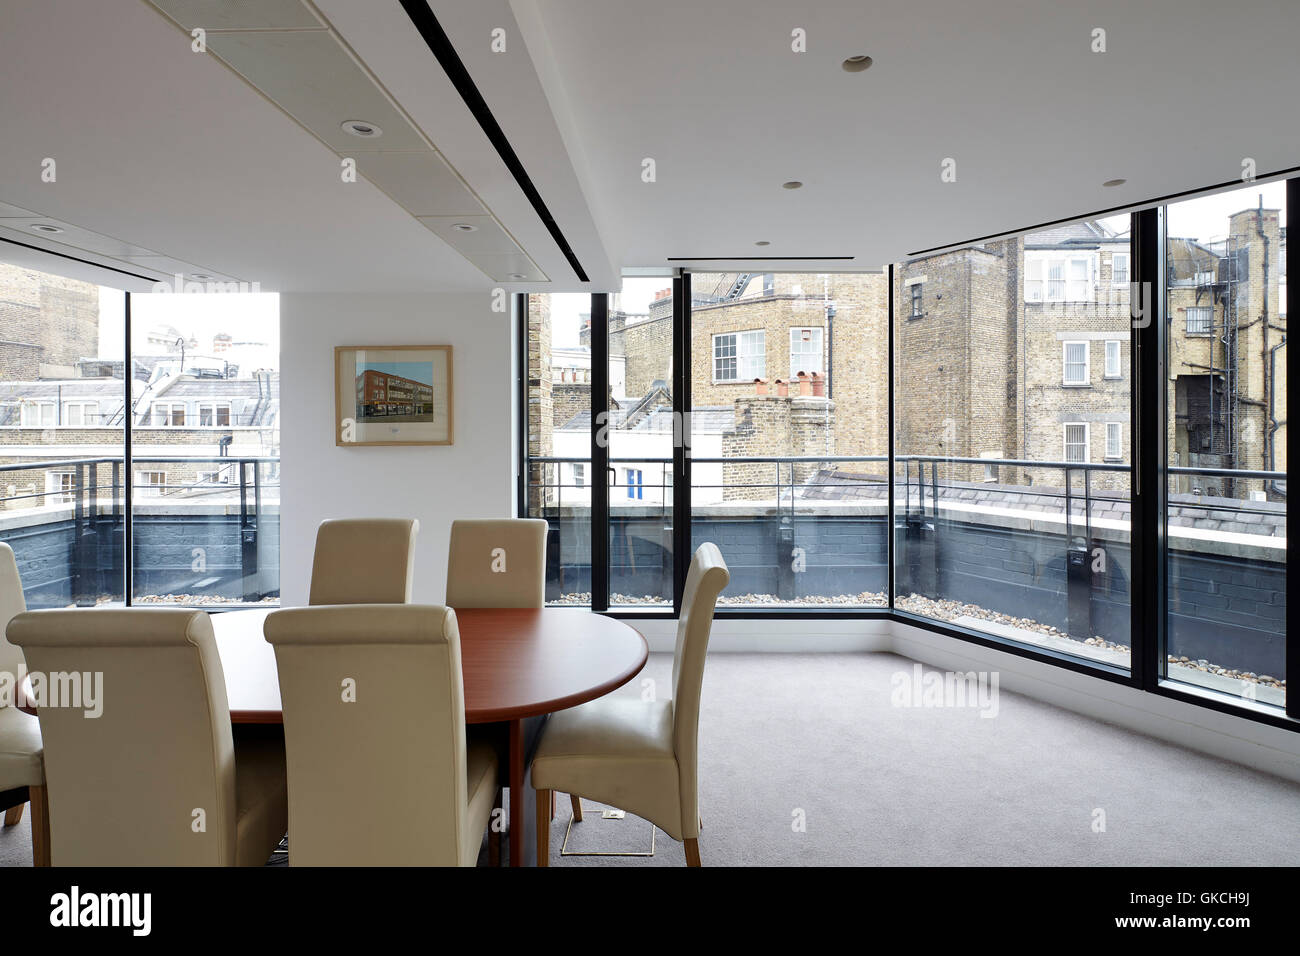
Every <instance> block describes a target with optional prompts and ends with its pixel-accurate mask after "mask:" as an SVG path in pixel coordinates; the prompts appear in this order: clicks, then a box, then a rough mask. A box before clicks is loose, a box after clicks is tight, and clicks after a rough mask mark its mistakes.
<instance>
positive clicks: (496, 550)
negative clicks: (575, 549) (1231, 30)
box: [447, 518, 547, 608]
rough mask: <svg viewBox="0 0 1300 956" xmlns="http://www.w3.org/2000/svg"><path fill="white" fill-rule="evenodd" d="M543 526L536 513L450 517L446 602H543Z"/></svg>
mask: <svg viewBox="0 0 1300 956" xmlns="http://www.w3.org/2000/svg"><path fill="white" fill-rule="evenodd" d="M546 529H547V524H546V522H545V521H543V520H542V519H540V518H507V519H501V520H490V521H453V522H452V523H451V546H450V548H449V549H448V554H447V604H449V605H450V606H451V607H460V608H469V607H541V606H542V605H543V604H544V603H546Z"/></svg>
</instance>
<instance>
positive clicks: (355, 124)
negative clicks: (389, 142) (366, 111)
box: [340, 120, 384, 139]
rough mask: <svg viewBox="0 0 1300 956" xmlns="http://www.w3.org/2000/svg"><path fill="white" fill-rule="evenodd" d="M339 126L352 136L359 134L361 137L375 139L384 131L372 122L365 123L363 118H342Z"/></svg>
mask: <svg viewBox="0 0 1300 956" xmlns="http://www.w3.org/2000/svg"><path fill="white" fill-rule="evenodd" d="M340 128H341V129H342V130H343V132H345V133H351V134H352V135H353V136H360V137H361V138H362V139H375V138H376V137H378V136H383V135H384V131H383V130H382V129H380V128H379V127H378V126H376V125H375V124H374V123H367V122H366V121H365V120H344V121H343V122H342V123H341V124H340Z"/></svg>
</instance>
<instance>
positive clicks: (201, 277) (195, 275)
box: [190, 272, 212, 282]
mask: <svg viewBox="0 0 1300 956" xmlns="http://www.w3.org/2000/svg"><path fill="white" fill-rule="evenodd" d="M190 278H191V279H196V280H198V281H199V282H207V281H208V280H209V279H211V278H212V276H210V275H208V274H207V273H206V272H192V273H190Z"/></svg>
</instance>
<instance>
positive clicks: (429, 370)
mask: <svg viewBox="0 0 1300 956" xmlns="http://www.w3.org/2000/svg"><path fill="white" fill-rule="evenodd" d="M366 371H374V372H383V373H384V374H385V375H396V376H398V377H400V378H409V379H412V380H414V381H416V382H422V383H424V384H425V385H432V384H433V363H432V362H362V363H359V364H358V365H357V373H358V374H360V373H361V372H366Z"/></svg>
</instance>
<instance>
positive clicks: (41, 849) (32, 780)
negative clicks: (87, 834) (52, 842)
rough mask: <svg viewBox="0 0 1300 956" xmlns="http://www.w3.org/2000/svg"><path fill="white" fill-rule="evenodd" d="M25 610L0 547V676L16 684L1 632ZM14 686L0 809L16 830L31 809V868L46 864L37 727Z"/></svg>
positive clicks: (0, 760) (3, 705)
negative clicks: (20, 706) (29, 807)
mask: <svg viewBox="0 0 1300 956" xmlns="http://www.w3.org/2000/svg"><path fill="white" fill-rule="evenodd" d="M26 609H27V604H26V602H25V601H24V600H23V585H22V581H21V580H19V578H18V562H17V561H15V560H14V551H13V548H11V547H9V545H7V544H3V543H0V674H8V675H11V676H10V679H11V680H13V681H15V682H16V681H17V680H18V675H19V673H20V672H21V671H22V670H23V652H22V651H21V650H19V649H18V648H17V647H15V646H14V645H13V644H10V643H9V641H8V640H6V639H5V628H6V627H7V626H8V624H9V621H10V620H11V619H12V618H13V617H14V615H15V614H21V613H22V612H23V611H25V610H26ZM17 695H18V688H17V686H14V689H13V692H12V696H10V695H6V696H7V697H10V699H0V810H3V811H4V814H5V821H4V825H5V826H7V827H12V826H16V825H17V824H18V822H19V821H20V820H22V818H23V806H24V805H25V804H26V803H28V801H30V802H31V805H32V820H31V823H32V859H33V861H34V862H35V863H36V865H37V866H48V865H49V851H50V847H49V840H48V835H47V833H48V827H47V825H46V822H47V821H46V815H45V814H46V805H45V768H44V765H43V761H42V759H41V728H40V724H39V723H38V722H37V720H36V718H35V717H32V716H31V715H30V714H24V713H23V712H22V711H21V710H19V709H18V699H17Z"/></svg>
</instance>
